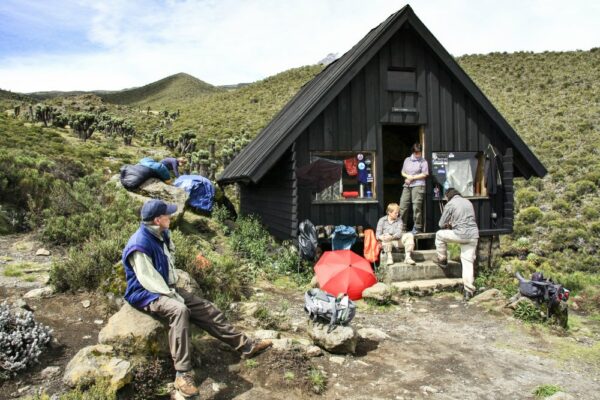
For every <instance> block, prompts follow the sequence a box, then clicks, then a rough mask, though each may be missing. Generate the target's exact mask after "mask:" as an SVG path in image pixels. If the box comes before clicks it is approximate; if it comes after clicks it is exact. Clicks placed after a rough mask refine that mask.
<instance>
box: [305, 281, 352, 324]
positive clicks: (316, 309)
mask: <svg viewBox="0 0 600 400" xmlns="http://www.w3.org/2000/svg"><path fill="white" fill-rule="evenodd" d="M304 311H306V312H307V313H308V318H310V319H311V320H313V321H321V322H325V323H329V329H328V330H327V333H329V332H331V331H332V330H334V329H335V328H336V326H337V325H346V324H347V323H349V322H350V321H352V318H354V315H355V314H356V305H355V304H354V302H353V301H352V300H350V298H349V297H348V295H347V294H345V295H343V296H342V295H340V296H338V297H335V296H332V295H330V294H329V293H327V292H324V291H323V290H321V289H310V290H309V291H307V292H306V293H305V294H304Z"/></svg>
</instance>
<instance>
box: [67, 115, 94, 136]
mask: <svg viewBox="0 0 600 400" xmlns="http://www.w3.org/2000/svg"><path fill="white" fill-rule="evenodd" d="M70 125H71V128H73V130H74V131H75V132H77V136H79V139H81V140H83V141H84V142H85V141H86V140H88V139H89V138H90V137H92V134H93V133H94V131H95V130H96V127H97V125H98V121H97V119H96V115H95V114H91V113H77V114H73V115H72V116H71V122H70Z"/></svg>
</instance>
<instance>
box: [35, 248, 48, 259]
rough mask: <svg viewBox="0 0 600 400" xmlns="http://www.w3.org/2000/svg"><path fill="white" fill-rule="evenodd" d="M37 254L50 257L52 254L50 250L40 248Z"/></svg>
mask: <svg viewBox="0 0 600 400" xmlns="http://www.w3.org/2000/svg"><path fill="white" fill-rule="evenodd" d="M35 255H36V256H43V257H48V256H49V255H50V251H49V250H46V249H38V250H37V251H36V252H35Z"/></svg>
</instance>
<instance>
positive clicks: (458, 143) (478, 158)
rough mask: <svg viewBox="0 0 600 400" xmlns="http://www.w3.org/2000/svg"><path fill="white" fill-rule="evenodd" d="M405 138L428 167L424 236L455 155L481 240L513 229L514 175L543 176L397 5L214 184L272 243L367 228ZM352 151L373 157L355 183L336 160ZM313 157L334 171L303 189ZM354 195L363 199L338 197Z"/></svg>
mask: <svg viewBox="0 0 600 400" xmlns="http://www.w3.org/2000/svg"><path fill="white" fill-rule="evenodd" d="M415 142H419V143H421V144H422V146H423V149H424V151H423V155H424V157H425V158H426V160H427V161H428V163H429V169H430V171H431V172H432V176H431V177H430V178H429V179H427V187H426V199H425V217H424V219H425V232H434V231H435V230H436V229H437V226H436V225H437V220H438V219H439V216H440V207H439V206H440V204H439V203H440V201H439V200H438V199H437V197H436V194H437V189H441V190H442V191H443V183H444V176H443V175H444V173H445V172H447V170H448V169H449V168H450V167H452V165H454V166H456V165H458V164H455V163H457V162H459V160H462V161H463V162H464V160H470V161H467V164H469V165H470V168H471V173H472V178H473V181H472V182H470V183H469V184H468V185H470V186H469V190H468V192H469V193H467V194H464V193H463V194H464V195H465V197H468V198H470V199H471V200H472V202H473V205H474V207H475V211H476V214H477V221H478V224H479V227H480V231H481V234H482V235H484V236H485V235H497V234H501V233H510V232H511V231H512V226H513V218H514V211H513V209H514V201H513V197H514V196H513V178H514V177H519V176H521V177H525V178H529V177H531V176H539V177H541V176H544V175H545V174H546V169H545V168H544V166H543V165H542V163H541V162H540V161H539V160H538V159H537V158H536V156H535V155H534V154H533V153H532V152H531V150H530V149H529V148H528V147H527V145H526V144H525V143H524V142H523V141H522V140H521V138H520V137H519V136H518V135H517V133H516V132H515V131H514V129H513V128H512V127H511V126H510V125H509V124H508V123H507V122H506V120H505V119H504V118H503V117H502V115H500V113H499V112H498V110H496V108H495V107H494V106H493V105H492V103H491V102H490V101H489V100H488V99H487V98H486V96H485V95H484V94H483V93H482V92H481V90H480V89H479V88H478V87H477V86H476V85H475V84H474V83H473V81H472V80H471V79H470V78H469V76H468V75H467V74H466V73H465V72H464V71H463V70H462V69H461V67H460V66H459V65H458V64H457V63H456V61H455V60H454V58H453V57H452V56H451V55H450V54H449V53H448V52H447V51H446V50H445V49H444V48H443V47H442V45H441V44H440V42H438V40H437V39H436V38H435V37H434V36H433V35H432V34H431V32H430V31H429V30H428V29H427V28H426V27H425V25H424V24H423V23H422V22H421V21H420V20H419V18H417V16H416V15H415V13H414V12H413V10H412V9H411V8H410V6H408V5H407V6H405V7H404V8H402V9H401V10H400V11H398V12H397V13H395V14H393V15H391V16H390V17H389V18H388V19H387V20H385V21H384V22H383V23H381V24H380V25H379V26H377V27H376V28H374V29H373V30H371V31H370V32H369V33H368V34H367V35H366V36H365V37H364V38H363V39H362V40H361V41H360V42H358V43H357V44H356V45H355V46H354V47H353V48H352V49H351V50H349V51H348V52H347V53H346V54H344V55H343V56H342V57H340V58H339V59H338V60H337V61H335V62H333V63H332V64H330V65H328V66H327V67H326V68H325V69H324V70H323V71H322V72H321V73H320V74H318V75H317V76H316V77H315V78H314V79H313V80H312V81H310V82H309V83H307V84H306V85H305V86H304V87H303V88H302V89H301V90H300V91H299V92H298V93H297V94H296V96H295V97H294V98H292V100H290V101H289V103H288V104H287V105H286V106H285V107H284V108H283V109H282V110H281V111H280V112H279V113H278V114H277V115H276V116H275V118H273V120H272V121H271V122H270V123H269V124H268V125H267V126H266V127H265V128H264V129H263V130H262V132H260V134H259V135H258V136H257V137H256V138H255V139H254V140H253V141H252V142H251V143H250V144H249V145H248V146H247V147H246V148H244V149H243V151H242V152H241V153H240V154H239V155H238V156H237V157H236V158H235V159H234V160H233V162H232V163H231V164H230V165H229V166H228V167H227V168H226V169H225V171H224V172H223V174H222V175H221V176H220V177H219V179H218V181H219V183H220V184H230V183H238V184H240V196H241V197H240V202H241V213H242V214H255V215H257V216H259V217H260V218H261V219H262V222H263V223H264V224H265V225H266V226H267V227H268V229H269V230H270V232H271V233H272V234H274V235H275V236H277V237H279V238H282V239H286V238H292V237H296V235H297V229H298V223H299V222H300V221H302V220H304V219H309V220H311V221H312V222H313V223H314V224H315V225H318V224H320V225H339V224H344V225H362V226H371V227H374V226H375V225H376V223H377V219H378V218H379V217H380V216H382V215H384V211H385V206H386V204H387V203H389V202H393V201H395V202H397V201H398V200H399V197H400V193H401V190H402V179H401V176H400V169H401V166H402V162H403V160H404V158H405V157H407V156H408V155H410V146H411V145H412V144H413V143H415ZM357 157H358V158H361V157H362V158H363V160H369V161H370V162H371V164H370V166H368V168H369V173H370V174H371V176H369V177H368V183H366V184H364V185H363V190H359V186H357V182H356V178H354V177H352V176H350V175H348V173H347V172H348V171H347V170H346V169H345V168H344V166H343V163H342V162H343V160H347V159H348V160H349V159H352V158H357ZM319 159H324V160H325V161H329V162H333V163H339V165H340V168H341V169H342V177H341V179H340V180H339V181H336V182H335V183H334V184H332V185H331V186H329V187H327V188H325V189H323V187H318V188H316V187H306V186H303V185H302V182H300V180H299V176H298V173H299V171H301V172H302V174H303V181H304V178H306V173H307V168H309V167H307V166H309V165H311V164H313V163H314V162H315V161H316V160H319ZM492 159H493V160H494V161H497V163H498V174H499V176H498V178H499V179H500V181H499V183H501V184H500V185H499V186H498V187H497V189H496V190H490V191H486V189H485V188H487V187H488V183H487V182H486V181H485V179H484V178H483V176H484V173H483V170H484V166H488V167H489V166H490V164H489V161H491V160H492ZM486 163H487V165H486ZM465 165H466V164H465ZM452 168H454V167H452ZM309 173H310V171H309ZM316 174H317V175H319V174H323V171H320V172H319V171H318V170H317V172H316ZM314 175H315V173H314V172H313V177H314ZM329 184H330V182H325V185H329ZM321 186H322V185H321ZM436 187H437V189H436ZM356 191H358V192H359V193H360V194H362V195H363V196H362V197H358V198H357V197H348V196H351V195H353V194H352V193H349V192H356ZM361 192H362V193H361ZM344 193H345V194H344Z"/></svg>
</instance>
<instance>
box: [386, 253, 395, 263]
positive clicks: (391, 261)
mask: <svg viewBox="0 0 600 400" xmlns="http://www.w3.org/2000/svg"><path fill="white" fill-rule="evenodd" d="M386 257H387V261H386V264H387V265H392V264H393V263H394V257H393V256H392V253H391V252H389V253H387V254H386Z"/></svg>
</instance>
